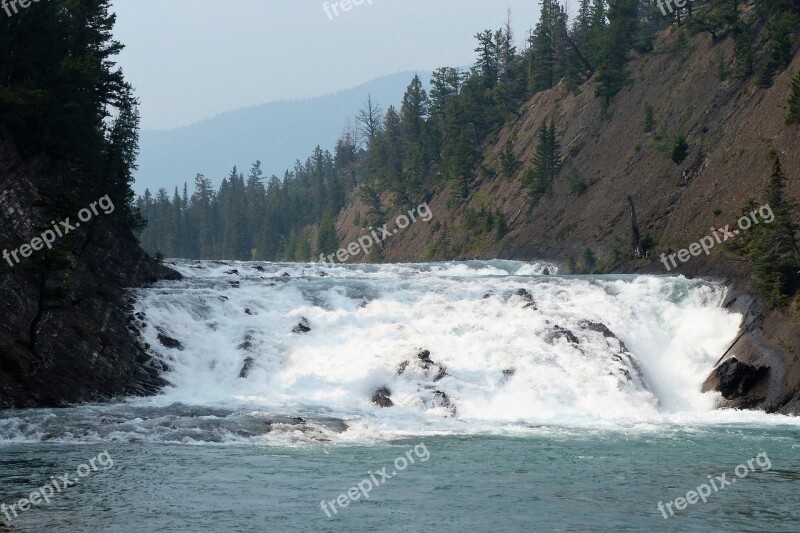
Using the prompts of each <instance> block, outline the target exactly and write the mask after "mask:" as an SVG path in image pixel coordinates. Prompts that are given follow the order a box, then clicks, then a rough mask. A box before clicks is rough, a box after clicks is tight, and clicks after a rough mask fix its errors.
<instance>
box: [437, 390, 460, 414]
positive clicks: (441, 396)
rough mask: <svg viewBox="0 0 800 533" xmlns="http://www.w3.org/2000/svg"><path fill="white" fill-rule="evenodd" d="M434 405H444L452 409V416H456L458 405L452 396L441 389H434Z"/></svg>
mask: <svg viewBox="0 0 800 533" xmlns="http://www.w3.org/2000/svg"><path fill="white" fill-rule="evenodd" d="M432 404H433V406H434V407H444V408H445V409H448V410H449V411H450V414H451V415H452V416H456V406H455V404H454V403H453V402H452V401H451V400H450V397H449V396H448V395H447V393H446V392H442V391H440V390H435V391H433V402H432Z"/></svg>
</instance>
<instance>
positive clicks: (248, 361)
mask: <svg viewBox="0 0 800 533" xmlns="http://www.w3.org/2000/svg"><path fill="white" fill-rule="evenodd" d="M253 363H255V360H254V359H253V358H252V357H247V358H245V360H244V364H243V365H242V370H241V371H240V372H239V377H240V378H242V379H244V378H246V377H247V376H248V375H249V374H250V369H251V368H253Z"/></svg>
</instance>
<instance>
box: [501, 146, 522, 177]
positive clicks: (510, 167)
mask: <svg viewBox="0 0 800 533" xmlns="http://www.w3.org/2000/svg"><path fill="white" fill-rule="evenodd" d="M519 165H520V162H519V159H517V156H516V154H515V153H514V143H512V142H511V139H509V140H507V141H506V144H505V147H504V148H503V151H502V152H501V153H500V167H501V169H502V171H503V175H504V176H505V177H507V178H512V177H514V174H515V173H516V172H517V169H518V168H519Z"/></svg>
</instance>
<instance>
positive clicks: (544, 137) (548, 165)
mask: <svg viewBox="0 0 800 533" xmlns="http://www.w3.org/2000/svg"><path fill="white" fill-rule="evenodd" d="M532 163H533V166H532V168H531V169H530V170H529V171H528V173H527V174H526V176H525V178H524V180H525V182H526V185H528V187H529V188H530V193H531V198H532V199H533V200H534V201H538V199H539V198H540V197H541V196H542V195H543V194H545V193H547V192H548V191H550V190H551V188H552V186H553V182H554V181H555V179H556V176H558V174H559V172H561V167H562V164H563V163H562V161H561V145H560V144H559V142H558V139H557V136H556V127H555V124H554V123H553V122H552V121H551V122H550V126H548V125H547V123H546V122H545V123H543V124H542V128H541V129H540V130H539V144H538V146H537V147H536V155H535V156H534V158H533V161H532Z"/></svg>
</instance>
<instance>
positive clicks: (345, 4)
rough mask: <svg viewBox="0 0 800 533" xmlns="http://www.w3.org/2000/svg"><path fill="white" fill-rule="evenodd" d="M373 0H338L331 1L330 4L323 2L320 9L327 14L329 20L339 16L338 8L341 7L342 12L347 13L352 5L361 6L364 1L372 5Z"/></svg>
mask: <svg viewBox="0 0 800 533" xmlns="http://www.w3.org/2000/svg"><path fill="white" fill-rule="evenodd" d="M372 1H373V0H339V1H338V2H333V3H332V4H328V2H325V3H324V4H322V10H323V11H324V12H325V14H326V15H328V18H329V19H330V20H333V17H338V16H339V14H340V13H339V10H340V9H341V10H342V11H343V12H344V13H347V12H348V11H350V10H351V9H353V6H361V5H364V2H366V3H368V4H369V5H372Z"/></svg>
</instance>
